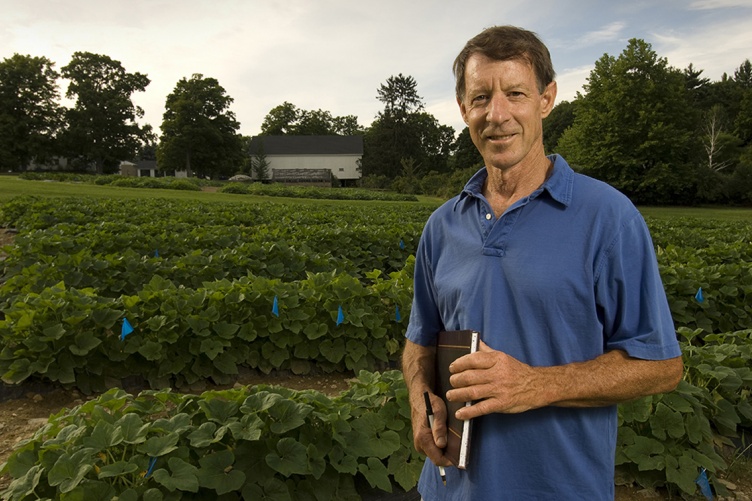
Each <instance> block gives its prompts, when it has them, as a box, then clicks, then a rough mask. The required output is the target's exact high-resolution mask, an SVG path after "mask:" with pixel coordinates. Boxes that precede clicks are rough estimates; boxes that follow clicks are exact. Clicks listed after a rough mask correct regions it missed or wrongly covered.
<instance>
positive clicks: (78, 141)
mask: <svg viewBox="0 0 752 501" xmlns="http://www.w3.org/2000/svg"><path fill="white" fill-rule="evenodd" d="M62 76H63V77H64V78H67V79H68V80H70V84H69V85H68V91H67V92H66V96H67V97H68V98H71V99H72V98H74V97H75V98H76V104H75V106H74V107H73V108H72V109H69V110H68V112H67V121H68V129H67V131H66V134H65V143H66V148H67V151H68V154H69V155H71V156H72V157H77V158H79V159H80V160H82V161H83V162H85V163H87V164H88V163H91V162H93V163H95V165H96V169H97V172H98V173H102V172H103V171H104V169H105V168H113V167H115V166H117V165H118V164H119V163H120V161H122V160H127V159H131V158H133V157H134V156H135V154H136V152H137V151H138V149H139V147H140V146H141V143H142V142H143V139H144V137H145V135H146V134H148V132H149V131H148V130H147V129H144V128H142V127H141V126H140V125H139V124H138V123H136V119H137V118H141V117H143V116H144V111H143V110H142V109H141V108H140V107H138V106H135V105H134V104H133V102H132V101H131V95H132V94H133V93H134V92H137V91H138V92H143V91H144V90H146V86H147V85H149V82H150V80H149V78H148V77H147V76H146V75H144V74H142V73H128V72H126V71H125V69H124V68H123V66H122V65H121V64H120V62H119V61H115V60H113V59H111V58H109V57H108V56H105V55H101V54H93V53H91V52H76V53H74V54H73V58H72V59H71V62H70V63H69V64H68V65H67V66H64V67H63V68H62Z"/></svg>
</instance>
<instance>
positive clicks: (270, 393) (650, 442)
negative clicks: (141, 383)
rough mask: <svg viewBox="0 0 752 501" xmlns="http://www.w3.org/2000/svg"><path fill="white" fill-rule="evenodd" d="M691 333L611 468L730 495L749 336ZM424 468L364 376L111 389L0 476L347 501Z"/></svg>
mask: <svg viewBox="0 0 752 501" xmlns="http://www.w3.org/2000/svg"><path fill="white" fill-rule="evenodd" d="M696 335H697V332H693V331H689V330H683V331H682V336H683V338H684V339H685V340H686V341H685V342H683V347H684V349H685V363H686V371H687V374H686V377H685V378H684V381H682V383H681V384H680V386H679V388H678V389H677V390H676V391H674V392H672V393H669V394H662V395H655V396H651V397H646V398H643V399H640V400H637V401H634V402H630V403H628V404H623V405H621V406H619V433H618V441H617V451H616V464H617V470H618V474H619V477H620V478H622V479H625V480H631V481H637V482H638V483H639V484H640V485H642V486H645V487H655V486H663V485H668V486H670V487H672V490H674V491H675V492H677V493H678V494H680V495H684V494H686V495H692V494H694V493H695V492H696V490H697V486H696V483H695V481H696V478H697V474H698V471H699V470H698V469H699V468H704V469H705V470H706V471H707V472H708V473H709V478H710V481H711V483H712V484H713V487H714V489H715V492H716V494H718V495H726V494H728V493H727V492H726V488H725V486H724V484H723V483H721V482H718V480H717V479H718V476H719V474H720V473H722V472H723V471H724V469H725V468H726V467H727V466H728V465H727V464H726V462H725V461H724V459H723V458H722V457H721V455H720V454H719V453H718V448H719V446H720V445H723V444H724V443H726V444H729V443H731V441H730V439H731V438H732V437H735V436H736V430H737V427H738V426H740V425H741V426H749V425H750V424H752V407H751V406H750V404H749V401H748V400H749V396H750V393H751V392H752V369H750V365H752V331H743V332H734V333H726V334H724V335H722V336H713V337H712V338H710V339H708V342H707V343H706V344H705V345H704V346H703V347H700V348H698V347H693V346H692V345H691V344H690V342H691V341H692V339H693V338H694V337H695V336H696ZM709 337H710V336H709ZM732 401H736V402H737V403H738V405H737V407H736V408H735V409H732V408H731V404H730V402H732ZM422 462H423V458H422V457H421V456H419V455H418V454H417V453H416V452H415V450H414V449H413V447H412V436H411V431H410V408H409V401H408V398H407V391H406V388H405V385H404V381H403V379H402V375H401V373H399V372H397V371H388V372H385V373H383V374H378V373H375V374H374V373H368V372H365V371H361V372H360V375H359V377H358V379H357V380H355V381H353V382H351V387H350V389H349V390H347V391H345V392H343V393H342V394H340V395H339V396H337V397H334V398H329V397H326V396H324V395H321V394H319V393H317V392H314V391H304V392H296V391H292V390H286V389H282V388H274V387H269V386H266V385H262V386H256V387H252V388H240V389H233V390H226V391H212V392H205V393H204V394H202V395H200V396H194V395H179V394H175V393H171V392H169V391H165V390H163V391H158V392H155V391H145V392H142V393H141V394H140V395H138V396H136V397H133V396H131V395H128V394H126V393H124V392H123V391H122V390H111V391H109V392H108V393H105V394H104V395H102V396H100V397H99V398H97V399H95V400H93V401H90V402H87V403H86V404H83V405H81V406H79V407H77V408H75V409H73V410H71V411H63V412H61V414H59V415H57V416H53V417H51V418H50V419H49V421H48V423H47V424H46V425H45V426H43V427H42V428H41V429H40V430H38V431H37V432H36V434H35V436H34V437H33V438H32V439H30V440H28V441H26V442H24V443H22V444H21V445H20V446H19V447H17V448H16V450H15V451H14V452H13V454H12V455H11V456H10V458H9V460H8V461H7V463H6V464H5V465H3V466H2V467H1V468H0V473H9V474H10V475H11V476H12V478H13V479H14V480H13V482H12V483H11V485H10V486H9V488H8V489H7V490H6V491H5V492H3V493H2V495H3V496H4V497H3V499H9V500H24V499H39V498H55V499H58V498H62V497H65V496H70V497H71V499H73V498H83V499H89V498H91V499H94V498H96V499H102V500H109V499H114V498H115V497H117V498H118V499H125V500H138V499H144V500H159V499H175V500H177V499H206V498H208V497H212V498H214V497H216V498H219V496H223V497H222V498H221V499H228V500H229V499H269V500H280V501H282V500H314V499H317V500H328V499H353V500H356V499H360V494H361V493H362V488H366V489H370V490H373V489H375V490H376V491H386V492H391V491H392V489H393V487H395V486H397V487H398V488H399V489H402V490H405V491H407V490H410V489H412V488H413V487H414V486H415V485H416V483H417V479H418V476H419V473H420V470H421V466H422ZM359 485H360V486H361V489H359V488H358V486H359Z"/></svg>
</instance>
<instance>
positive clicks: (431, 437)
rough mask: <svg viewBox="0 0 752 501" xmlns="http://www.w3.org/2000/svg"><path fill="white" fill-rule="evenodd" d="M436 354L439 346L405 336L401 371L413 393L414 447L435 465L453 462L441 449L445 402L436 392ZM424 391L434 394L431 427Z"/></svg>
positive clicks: (408, 388) (411, 399)
mask: <svg viewBox="0 0 752 501" xmlns="http://www.w3.org/2000/svg"><path fill="white" fill-rule="evenodd" d="M435 357H436V348H434V347H426V346H421V345H419V344H417V343H413V342H412V341H410V340H406V341H405V351H404V352H403V354H402V373H403V375H404V378H405V384H406V385H407V391H408V394H409V397H410V415H411V419H412V425H413V442H414V445H415V449H416V450H417V451H418V452H420V453H421V454H425V455H426V456H428V458H429V459H431V461H433V462H434V464H436V465H439V466H450V465H451V463H450V462H449V460H448V459H447V458H445V457H444V454H443V452H442V450H441V449H443V448H444V447H446V433H447V429H446V406H445V405H444V401H443V400H441V398H439V397H437V396H436V395H434V393H433V378H434V371H435V367H434V365H435ZM425 391H427V392H428V393H429V394H430V395H431V407H432V410H433V413H434V422H433V430H432V429H431V428H429V427H428V420H427V417H426V404H425V400H424V399H423V392H425Z"/></svg>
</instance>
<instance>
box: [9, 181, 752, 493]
mask: <svg viewBox="0 0 752 501" xmlns="http://www.w3.org/2000/svg"><path fill="white" fill-rule="evenodd" d="M440 203H442V201H441V200H437V199H428V198H424V199H421V200H419V202H417V203H416V202H414V201H413V202H382V201H349V200H348V201H341V200H340V201H334V200H327V201H320V200H312V199H301V198H294V199H292V198H282V197H262V196H250V195H233V194H222V193H217V192H214V191H203V192H198V191H174V190H166V189H134V188H122V187H113V186H98V185H93V184H76V183H62V182H45V181H25V180H20V179H17V178H14V177H0V225H7V226H8V227H12V228H15V229H16V230H17V232H16V231H14V232H11V233H12V235H13V239H14V245H13V246H8V247H6V248H5V249H4V251H3V252H4V253H5V255H4V256H3V258H4V259H3V260H2V261H1V262H0V266H2V268H0V272H2V276H1V277H0V279H1V280H0V310H1V311H2V314H3V316H2V318H0V376H1V377H2V380H3V381H4V382H5V383H6V384H15V383H22V382H24V381H37V382H44V383H47V384H50V383H51V384H60V385H64V386H66V387H70V388H73V387H75V388H77V389H78V390H80V391H82V392H84V393H87V394H88V393H92V394H99V397H97V398H96V399H94V400H92V401H90V402H89V403H87V404H86V405H82V406H80V407H77V408H75V409H72V410H71V411H70V412H67V413H64V414H61V415H58V416H53V417H51V418H50V421H49V423H48V424H47V425H45V426H44V427H43V428H40V430H39V431H38V432H37V435H36V436H35V437H34V439H33V440H31V441H29V442H27V443H26V444H25V445H22V446H20V447H19V448H17V449H16V450H15V451H14V453H13V454H12V455H11V458H10V460H9V461H8V463H7V464H6V465H5V466H4V467H3V466H0V474H2V473H7V474H9V475H11V476H12V477H13V478H14V479H15V480H14V482H13V484H12V486H11V487H10V489H9V491H7V492H2V493H0V497H3V495H8V497H7V499H13V500H15V499H18V500H22V499H30V498H33V497H31V496H41V497H42V498H44V497H49V498H56V497H59V496H60V495H61V493H64V492H66V493H67V492H71V493H73V492H75V494H76V495H79V496H83V498H86V497H87V496H89V497H90V498H97V499H111V498H113V497H114V496H115V495H119V496H121V497H120V499H162V498H163V497H162V496H168V495H169V496H173V494H171V493H174V495H175V497H174V499H179V498H180V495H182V493H183V492H185V496H190V494H188V493H200V494H201V495H202V496H205V497H204V498H206V496H208V497H212V496H214V497H216V496H218V495H222V494H228V495H231V497H229V498H228V499H231V498H232V499H235V498H237V497H238V496H240V495H242V496H245V498H246V499H260V498H262V494H265V495H268V497H267V498H268V499H279V500H283V499H285V500H287V499H298V498H297V497H294V496H293V497H290V495H291V494H292V493H295V492H318V491H321V492H328V493H329V494H330V495H329V496H328V498H331V499H335V498H337V499H345V498H347V499H350V498H352V499H357V498H358V497H357V494H355V486H356V484H357V482H361V483H362V482H367V483H368V484H370V486H371V487H374V488H378V489H381V490H385V491H388V490H389V489H391V487H392V486H401V487H402V488H404V489H405V490H409V489H411V488H412V487H413V486H414V484H415V482H416V481H417V475H418V472H419V471H420V467H421V463H422V458H420V457H418V456H417V453H415V452H414V449H413V448H412V441H411V436H410V432H409V429H410V423H409V415H410V411H409V404H408V402H407V397H406V388H405V387H404V381H403V380H402V376H401V373H399V371H396V370H388V369H393V368H395V367H398V362H399V355H400V353H401V347H402V343H404V330H405V328H406V324H407V319H408V318H409V310H410V306H411V298H412V271H413V270H412V268H413V265H414V258H413V255H414V253H415V251H416V249H417V245H418V241H419V238H420V233H421V231H422V228H423V225H424V223H425V221H426V219H427V218H428V216H429V215H430V213H431V212H432V210H433V209H434V208H435V207H437V206H438V205H439V204H440ZM642 211H643V213H644V214H645V217H646V221H647V223H648V226H649V227H650V230H651V233H652V235H653V242H654V244H655V246H656V250H657V255H658V264H659V267H660V271H661V276H662V278H663V282H664V288H665V290H666V294H667V297H668V300H669V305H670V308H671V313H672V316H673V319H674V322H675V325H676V327H677V336H678V338H679V340H680V342H681V345H682V350H683V354H684V363H685V375H684V379H683V381H682V383H681V384H680V386H679V388H678V389H677V390H676V391H674V392H671V393H668V394H664V395H656V396H652V397H646V398H643V399H639V400H637V401H634V402H630V403H626V404H623V405H621V406H619V435H618V443H617V463H616V464H617V468H618V470H619V472H620V475H619V476H620V478H623V479H625V481H626V482H632V483H634V484H635V485H640V486H642V487H654V486H662V487H664V488H666V489H668V491H669V494H671V495H674V496H680V495H692V494H694V493H695V492H696V488H697V486H696V484H695V479H696V478H697V475H698V472H699V469H700V468H705V469H706V470H707V471H708V473H709V476H710V480H711V482H712V483H713V485H714V487H715V488H716V489H717V493H718V494H719V495H720V494H723V493H724V487H723V484H721V483H720V482H719V481H718V479H719V478H721V477H722V476H726V475H728V473H729V472H730V471H732V468H734V467H735V468H737V469H738V468H739V465H742V464H745V463H744V459H743V454H742V451H743V449H744V447H746V446H747V445H748V443H747V442H745V441H744V440H747V439H741V442H740V441H739V440H740V439H739V434H740V433H747V434H749V432H750V430H752V404H750V401H751V400H752V368H751V367H752V266H751V265H750V263H752V210H748V209H747V210H745V209H724V208H707V209H703V208H656V207H646V208H642ZM700 291H702V292H703V294H704V295H703V296H702V298H701V299H698V297H699V292H700ZM126 319H127V320H128V324H129V325H130V324H132V326H133V328H135V330H132V331H131V332H129V333H125V331H124V328H125V326H126V322H125V320H126ZM239 369H244V370H254V371H260V372H261V373H263V374H271V373H272V372H274V371H278V372H287V373H292V374H298V375H307V374H329V373H337V374H340V375H342V377H350V376H352V375H353V373H355V374H359V378H358V381H357V382H355V383H353V387H352V389H351V390H349V391H348V392H346V393H343V394H342V395H341V396H339V397H336V398H333V399H329V398H328V397H324V396H323V395H320V394H315V393H312V392H303V393H298V392H292V391H289V390H279V389H274V390H271V389H269V388H268V387H265V386H262V387H260V388H256V389H253V390H250V389H243V388H240V389H237V390H228V391H224V392H217V391H213V392H212V391H209V392H205V393H204V394H202V395H194V394H192V392H191V391H188V389H190V388H191V387H192V385H194V384H197V383H200V382H204V381H213V382H215V383H217V384H232V382H233V378H234V377H235V376H236V375H237V374H238V370H239ZM371 371H383V373H381V374H380V373H378V372H371ZM134 377H137V378H140V379H142V380H143V381H144V382H145V383H146V385H147V386H148V387H150V388H152V390H148V391H145V392H142V394H139V395H138V396H132V395H126V394H125V393H124V392H123V391H122V390H111V391H109V392H106V393H102V392H103V391H104V390H105V389H107V388H110V387H112V386H113V385H114V386H117V385H118V384H119V382H122V381H125V380H126V379H127V378H134ZM165 388H172V389H173V390H177V391H187V393H186V394H178V393H174V392H170V391H167V390H163V389H165ZM184 389H185V390H184ZM157 390H163V391H157ZM385 402H388V403H389V405H384V403H385ZM356 418H357V419H356ZM333 423H336V424H333ZM62 430H67V431H66V432H65V433H63V432H62ZM58 435H60V437H59V438H58V439H56V440H53V439H54V437H56V436H58ZM261 437H266V438H264V439H261ZM735 440H736V441H735ZM349 444H352V445H349ZM251 463H252V464H254V465H260V467H261V469H260V470H258V471H256V474H255V475H253V476H250V475H249V476H248V477H246V475H245V473H243V474H242V475H241V472H249V471H251V469H250V468H249V466H248V465H249V464H251ZM92 465H93V466H92ZM735 465H736V466H735ZM152 468H153V469H154V475H153V476H152V477H149V475H148V474H147V473H146V472H147V470H151V469H152ZM70 472H78V473H77V474H76V475H73V474H72V473H70ZM146 477H148V478H146ZM178 480H180V481H178ZM262 491H263V492H262ZM272 492H274V493H275V494H274V495H271V493H272ZM335 493H336V494H335ZM179 494H180V495H179ZM92 496H94V497H92ZM232 496H235V497H232ZM199 497H200V496H199ZM325 497H327V496H325ZM72 498H73V497H72ZM167 498H169V499H173V497H165V499H167ZM4 499H6V498H4ZM301 499H302V498H301ZM306 499H307V498H306Z"/></svg>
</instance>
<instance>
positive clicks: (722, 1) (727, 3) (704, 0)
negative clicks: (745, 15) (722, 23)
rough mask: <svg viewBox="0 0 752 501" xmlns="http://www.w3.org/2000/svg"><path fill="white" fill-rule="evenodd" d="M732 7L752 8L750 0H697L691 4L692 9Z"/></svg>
mask: <svg viewBox="0 0 752 501" xmlns="http://www.w3.org/2000/svg"><path fill="white" fill-rule="evenodd" d="M732 7H746V8H750V7H752V5H750V3H749V0H695V1H694V2H692V3H691V4H689V8H690V9H691V10H712V9H727V8H732Z"/></svg>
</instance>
